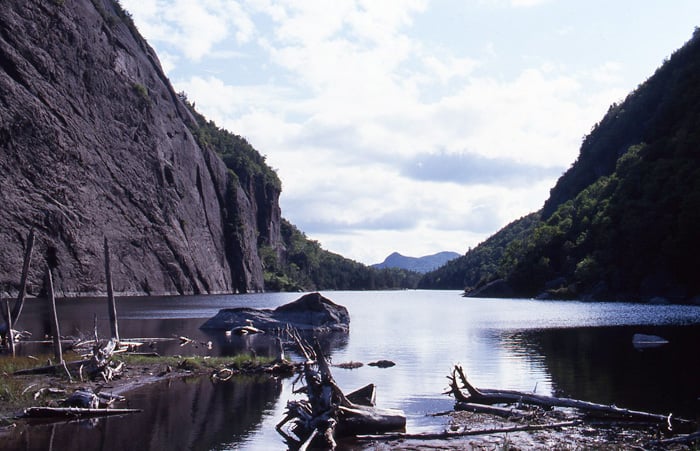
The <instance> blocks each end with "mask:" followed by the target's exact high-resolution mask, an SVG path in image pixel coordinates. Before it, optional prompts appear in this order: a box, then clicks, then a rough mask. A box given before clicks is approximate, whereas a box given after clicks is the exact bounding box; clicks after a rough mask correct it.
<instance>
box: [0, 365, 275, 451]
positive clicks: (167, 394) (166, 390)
mask: <svg viewBox="0 0 700 451" xmlns="http://www.w3.org/2000/svg"><path fill="white" fill-rule="evenodd" d="M281 391H282V382H281V381H278V380H275V379H271V378H267V377H264V378H255V377H239V378H236V379H234V380H232V381H229V382H225V383H221V382H220V383H216V384H215V383H213V382H211V381H210V380H209V378H206V377H197V378H188V379H172V380H170V381H167V382H163V383H159V384H155V385H151V386H148V387H144V388H141V389H138V390H135V391H133V392H131V393H130V394H129V403H128V404H129V406H128V407H131V408H137V409H143V412H141V413H136V414H131V415H124V416H121V417H114V418H105V419H99V420H90V421H75V422H70V423H58V424H57V423H51V424H34V425H20V426H19V427H18V430H17V431H15V433H13V434H12V435H11V436H9V437H3V440H2V443H1V444H0V447H2V449H11V450H47V449H79V450H81V451H88V450H101V451H111V450H114V451H122V450H126V449H154V450H155V449H168V450H209V449H215V448H219V447H220V446H221V444H222V443H238V442H241V441H244V440H246V437H247V436H249V435H250V434H251V433H254V432H255V430H256V427H257V426H258V425H259V424H260V422H261V419H262V417H263V413H264V412H265V411H267V410H269V409H270V408H271V407H272V406H273V405H274V404H275V402H276V401H277V400H278V399H279V397H280V394H281Z"/></svg>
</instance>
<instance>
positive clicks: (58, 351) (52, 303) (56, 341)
mask: <svg viewBox="0 0 700 451" xmlns="http://www.w3.org/2000/svg"><path fill="white" fill-rule="evenodd" d="M46 293H47V294H48V299H49V307H51V333H52V334H53V349H54V355H55V356H56V360H57V361H58V362H59V363H62V362H63V350H62V348H61V334H60V329H59V327H58V316H57V315H56V298H55V296H54V292H53V278H52V276H51V268H50V267H49V266H47V267H46Z"/></svg>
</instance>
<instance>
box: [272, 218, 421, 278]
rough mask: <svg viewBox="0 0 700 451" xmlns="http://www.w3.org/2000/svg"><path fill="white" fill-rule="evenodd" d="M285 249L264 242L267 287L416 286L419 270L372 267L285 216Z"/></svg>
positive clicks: (283, 232) (283, 234) (283, 223)
mask: <svg viewBox="0 0 700 451" xmlns="http://www.w3.org/2000/svg"><path fill="white" fill-rule="evenodd" d="M282 239H283V241H284V249H285V251H284V253H283V254H282V255H278V254H277V252H275V249H274V248H272V247H270V246H263V248H262V249H261V251H260V253H261V256H262V259H263V266H264V275H265V288H266V289H267V290H271V291H309V290H382V289H398V288H415V287H416V285H417V284H418V280H419V279H420V274H419V273H417V272H412V271H407V270H405V269H396V268H384V269H377V268H372V267H369V266H366V265H363V264H362V263H358V262H356V261H353V260H350V259H347V258H345V257H343V256H341V255H338V254H334V253H332V252H329V251H327V250H324V249H322V248H321V245H320V244H319V243H318V242H317V241H314V240H310V239H309V238H307V237H306V235H305V234H304V233H303V232H301V231H300V230H299V229H297V228H296V227H295V226H294V225H293V224H291V223H290V222H289V221H287V220H285V219H282Z"/></svg>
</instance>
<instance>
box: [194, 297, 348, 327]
mask: <svg viewBox="0 0 700 451" xmlns="http://www.w3.org/2000/svg"><path fill="white" fill-rule="evenodd" d="M250 322H252V324H253V326H255V327H257V328H258V329H262V330H265V331H269V330H274V329H283V328H285V327H287V326H288V325H289V326H291V327H295V328H297V329H299V330H302V331H304V330H306V331H308V330H313V331H317V332H348V331H349V329H350V315H349V314H348V309H346V308H345V307H343V306H342V305H338V304H336V303H334V302H333V301H331V300H330V299H328V298H326V297H323V296H322V295H321V294H320V293H310V294H307V295H304V296H302V297H300V298H299V299H297V300H296V301H294V302H290V303H289V304H285V305H281V306H279V307H277V308H276V309H274V310H271V309H254V308H249V307H240V308H232V309H222V310H219V313H217V314H216V316H215V317H213V318H211V319H209V320H208V321H207V322H206V323H204V324H203V325H202V327H201V328H202V329H220V330H231V329H233V328H235V327H240V326H245V325H248V324H249V323H250Z"/></svg>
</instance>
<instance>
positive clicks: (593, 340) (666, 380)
mask: <svg viewBox="0 0 700 451" xmlns="http://www.w3.org/2000/svg"><path fill="white" fill-rule="evenodd" d="M635 333H650V334H654V335H659V336H662V337H664V338H666V339H667V340H669V343H668V344H666V345H664V346H660V347H655V348H646V349H637V348H635V347H634V346H633V343H632V337H633V336H634V334H635ZM698 342H700V327H698V326H677V327H669V326H622V327H580V328H568V329H544V330H529V331H521V332H516V333H512V334H504V340H503V344H504V346H505V347H507V348H509V349H511V350H512V352H513V353H514V354H516V355H530V356H541V359H542V363H543V365H544V366H545V367H546V371H547V372H548V373H549V374H550V376H551V384H552V388H553V392H554V394H555V395H557V396H565V397H572V398H578V399H584V400H587V401H593V402H598V403H604V404H616V405H618V406H624V407H628V408H632V409H639V410H648V411H652V412H658V413H664V414H665V413H670V412H673V413H675V414H676V415H681V416H686V417H690V418H695V417H696V416H698V415H700V401H699V400H698V399H699V398H700V354H698V353H697V352H695V350H694V348H695V346H696V344H697V343H698Z"/></svg>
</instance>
